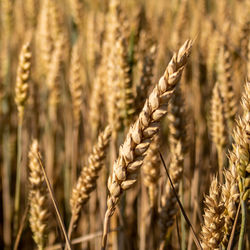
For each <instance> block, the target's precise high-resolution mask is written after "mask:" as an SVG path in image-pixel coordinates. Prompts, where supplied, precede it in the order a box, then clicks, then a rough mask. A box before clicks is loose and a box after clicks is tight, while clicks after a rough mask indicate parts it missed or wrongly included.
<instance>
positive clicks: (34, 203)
mask: <svg viewBox="0 0 250 250" xmlns="http://www.w3.org/2000/svg"><path fill="white" fill-rule="evenodd" d="M38 154H39V149H38V142H37V140H33V142H32V144H31V147H30V151H29V170H30V171H29V182H30V188H29V213H30V215H29V222H30V228H31V231H32V233H33V239H34V241H35V242H36V244H37V247H38V249H44V246H45V242H46V228H47V218H48V210H47V207H48V204H47V190H46V186H45V182H44V175H43V172H42V170H41V167H40V164H39V162H38V158H37V156H38Z"/></svg>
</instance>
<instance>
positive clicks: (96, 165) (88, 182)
mask: <svg viewBox="0 0 250 250" xmlns="http://www.w3.org/2000/svg"><path fill="white" fill-rule="evenodd" d="M110 136H111V128H110V127H109V126H107V127H106V128H105V130H104V131H103V132H102V133H100V134H99V136H98V142H97V144H96V145H95V146H94V148H93V151H92V153H91V154H90V156H89V158H88V164H87V166H85V167H83V169H82V171H81V174H80V176H79V178H78V180H77V182H76V185H75V187H74V189H73V191H72V195H71V199H70V206H71V212H72V216H71V221H70V226H69V230H68V236H69V238H70V237H71V234H72V230H73V226H74V224H75V222H76V221H77V219H78V217H79V213H80V210H81V207H82V205H83V204H85V203H86V202H87V201H88V199H89V196H90V193H91V192H92V191H93V190H95V188H96V180H97V178H98V177H99V172H100V170H101V168H102V166H103V164H104V159H105V156H106V154H105V150H106V148H107V147H108V143H109V139H110Z"/></svg>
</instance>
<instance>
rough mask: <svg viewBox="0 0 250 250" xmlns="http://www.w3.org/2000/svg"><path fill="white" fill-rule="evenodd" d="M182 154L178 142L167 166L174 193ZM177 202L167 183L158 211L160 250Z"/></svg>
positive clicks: (162, 247) (180, 177)
mask: <svg viewBox="0 0 250 250" xmlns="http://www.w3.org/2000/svg"><path fill="white" fill-rule="evenodd" d="M183 161H184V157H183V153H182V144H181V142H180V141H179V142H178V144H177V145H176V147H175V149H174V152H172V155H171V163H170V166H169V174H170V176H171V180H172V182H173V185H174V188H175V190H176V193H178V192H179V188H180V181H181V179H182V174H183ZM178 210H179V209H178V206H177V200H176V197H175V193H174V191H173V189H172V187H171V185H170V183H169V182H167V185H166V193H165V194H164V195H163V196H162V197H161V208H160V211H159V225H160V233H161V235H160V248H159V249H164V246H165V239H166V232H167V230H168V228H170V227H171V226H172V225H173V223H174V218H175V215H176V214H177V213H178Z"/></svg>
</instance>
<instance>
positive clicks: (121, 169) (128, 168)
mask: <svg viewBox="0 0 250 250" xmlns="http://www.w3.org/2000/svg"><path fill="white" fill-rule="evenodd" d="M191 47H192V41H191V40H187V41H186V42H185V43H184V44H183V45H182V47H181V48H180V49H179V51H177V53H175V54H174V55H173V57H172V59H171V61H170V63H169V64H168V66H167V68H166V71H165V73H164V75H163V76H162V77H161V78H160V80H159V82H158V84H157V85H156V86H155V88H154V89H153V91H152V92H151V94H150V95H149V97H148V99H147V100H146V102H145V104H144V107H143V109H142V111H141V113H140V114H139V117H138V119H137V120H136V121H135V123H134V124H133V125H132V126H131V127H130V129H129V131H128V133H127V136H126V138H125V141H124V144H123V145H122V146H121V147H120V149H119V156H118V159H117V160H116V161H115V163H114V165H113V170H112V173H111V175H110V176H109V179H108V189H109V193H110V194H109V197H108V199H107V207H108V208H107V211H106V214H105V219H104V230H103V242H102V247H103V248H105V246H106V240H107V233H108V223H109V219H110V217H111V216H112V215H113V213H114V211H115V208H116V205H117V204H118V202H119V200H120V197H121V195H122V193H123V191H125V190H127V189H129V188H131V187H132V185H133V184H135V183H136V181H137V175H138V173H137V172H138V170H139V169H140V167H141V165H142V164H143V159H144V157H145V153H146V151H147V149H148V147H149V145H150V143H151V140H152V138H153V136H154V135H155V134H156V133H157V132H158V131H159V126H160V119H161V118H162V117H163V116H164V115H165V114H166V113H167V105H168V102H169V99H170V98H171V97H172V94H173V92H174V89H175V86H176V85H177V83H178V82H179V80H180V78H181V74H182V71H183V69H184V66H185V65H186V63H187V60H188V57H189V55H190V53H191Z"/></svg>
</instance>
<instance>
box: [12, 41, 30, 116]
mask: <svg viewBox="0 0 250 250" xmlns="http://www.w3.org/2000/svg"><path fill="white" fill-rule="evenodd" d="M30 67H31V51H30V42H28V43H25V44H24V45H23V47H22V50H21V53H20V57H19V64H18V69H17V79H16V88H15V102H16V105H17V110H18V116H19V119H20V120H22V119H23V112H24V106H25V104H26V100H27V98H28V89H29V84H28V83H29V78H30Z"/></svg>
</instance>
